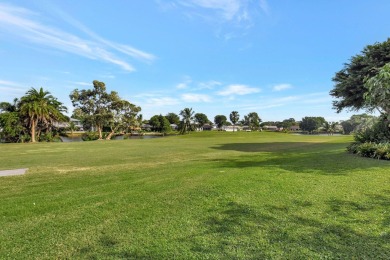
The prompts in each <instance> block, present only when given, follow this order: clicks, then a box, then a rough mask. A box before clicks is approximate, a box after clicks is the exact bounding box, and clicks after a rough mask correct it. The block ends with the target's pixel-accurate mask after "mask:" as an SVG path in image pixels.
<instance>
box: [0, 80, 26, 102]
mask: <svg viewBox="0 0 390 260" xmlns="http://www.w3.org/2000/svg"><path fill="white" fill-rule="evenodd" d="M27 90H28V87H26V86H24V85H23V84H21V83H18V82H14V81H8V80H0V94H1V95H0V97H1V96H2V95H4V96H5V97H10V96H11V97H20V95H23V94H24V93H25V92H26V91H27ZM0 101H5V100H4V98H2V97H1V99H0Z"/></svg>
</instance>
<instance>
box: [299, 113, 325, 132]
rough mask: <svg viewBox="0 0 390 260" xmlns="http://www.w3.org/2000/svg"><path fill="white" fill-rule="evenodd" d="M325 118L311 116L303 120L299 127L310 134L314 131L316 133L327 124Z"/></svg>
mask: <svg viewBox="0 0 390 260" xmlns="http://www.w3.org/2000/svg"><path fill="white" fill-rule="evenodd" d="M325 122H326V121H325V118H323V117H320V116H318V117H310V116H306V117H304V118H302V121H301V123H300V125H299V127H300V128H301V129H302V130H303V131H308V132H310V133H312V132H313V131H316V130H318V128H320V127H321V126H323V125H324V124H325Z"/></svg>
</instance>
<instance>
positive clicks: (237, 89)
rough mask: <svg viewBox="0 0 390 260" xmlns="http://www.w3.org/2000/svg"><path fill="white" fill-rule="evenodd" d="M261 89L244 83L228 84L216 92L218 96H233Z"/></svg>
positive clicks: (256, 91)
mask: <svg viewBox="0 0 390 260" xmlns="http://www.w3.org/2000/svg"><path fill="white" fill-rule="evenodd" d="M260 91H261V90H260V89H259V88H252V87H248V86H246V85H230V86H228V87H226V88H225V89H224V90H222V91H219V92H218V93H217V94H218V95H220V96H235V95H240V96H242V95H248V94H253V93H258V92H260Z"/></svg>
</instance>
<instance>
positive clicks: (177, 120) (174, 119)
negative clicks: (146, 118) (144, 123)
mask: <svg viewBox="0 0 390 260" xmlns="http://www.w3.org/2000/svg"><path fill="white" fill-rule="evenodd" d="M165 117H166V118H167V119H168V121H169V123H171V124H175V125H179V124H180V117H179V116H178V115H177V114H175V113H168V114H167V115H166V116H165Z"/></svg>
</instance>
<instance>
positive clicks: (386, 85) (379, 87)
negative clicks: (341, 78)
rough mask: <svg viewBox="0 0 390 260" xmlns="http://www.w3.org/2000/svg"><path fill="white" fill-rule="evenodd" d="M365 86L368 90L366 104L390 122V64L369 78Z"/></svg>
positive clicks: (365, 95)
mask: <svg viewBox="0 0 390 260" xmlns="http://www.w3.org/2000/svg"><path fill="white" fill-rule="evenodd" d="M364 86H365V87H366V88H367V92H366V93H365V94H364V98H365V100H366V102H367V103H368V104H369V105H370V106H371V107H375V108H377V109H378V110H379V111H380V112H381V113H382V114H384V115H385V117H386V118H387V120H390V63H387V64H386V65H385V66H383V67H382V68H381V69H380V70H379V72H378V74H377V75H375V76H373V77H371V78H368V79H367V80H366V82H365V84H364Z"/></svg>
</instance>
